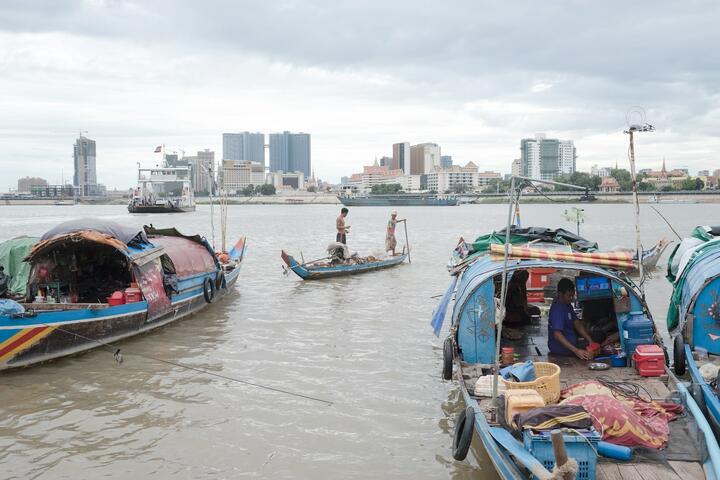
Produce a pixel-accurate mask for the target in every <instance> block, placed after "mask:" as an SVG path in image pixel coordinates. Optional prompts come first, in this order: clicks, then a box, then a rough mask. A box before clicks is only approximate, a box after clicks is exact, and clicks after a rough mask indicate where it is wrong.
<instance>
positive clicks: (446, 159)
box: [440, 155, 453, 169]
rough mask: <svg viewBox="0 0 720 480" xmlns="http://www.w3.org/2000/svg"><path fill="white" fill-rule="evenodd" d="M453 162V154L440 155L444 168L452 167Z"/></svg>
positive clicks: (441, 164) (441, 165)
mask: <svg viewBox="0 0 720 480" xmlns="http://www.w3.org/2000/svg"><path fill="white" fill-rule="evenodd" d="M452 164H453V163H452V155H440V167H441V168H443V169H445V168H450V167H452Z"/></svg>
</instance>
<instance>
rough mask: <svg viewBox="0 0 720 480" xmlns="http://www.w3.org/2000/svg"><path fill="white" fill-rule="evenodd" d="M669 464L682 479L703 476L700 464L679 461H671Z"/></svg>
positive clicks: (686, 479)
mask: <svg viewBox="0 0 720 480" xmlns="http://www.w3.org/2000/svg"><path fill="white" fill-rule="evenodd" d="M668 463H670V466H671V467H672V468H673V470H675V472H676V473H677V474H678V476H679V477H680V478H682V479H684V480H690V479H691V478H703V476H705V473H704V472H703V468H702V465H700V464H699V463H695V462H680V461H671V462H668Z"/></svg>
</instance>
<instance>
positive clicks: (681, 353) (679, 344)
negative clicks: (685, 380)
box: [673, 334, 687, 376]
mask: <svg viewBox="0 0 720 480" xmlns="http://www.w3.org/2000/svg"><path fill="white" fill-rule="evenodd" d="M673 362H674V365H673V370H675V375H678V376H682V375H685V367H686V362H687V361H686V359H685V339H684V338H683V336H682V334H678V335H677V336H676V337H675V339H674V340H673Z"/></svg>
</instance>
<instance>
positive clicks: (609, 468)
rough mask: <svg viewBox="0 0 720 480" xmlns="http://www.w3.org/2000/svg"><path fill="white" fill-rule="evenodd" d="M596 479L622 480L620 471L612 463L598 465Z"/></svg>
mask: <svg viewBox="0 0 720 480" xmlns="http://www.w3.org/2000/svg"><path fill="white" fill-rule="evenodd" d="M595 473H597V474H598V479H600V478H604V479H605V480H623V477H622V475H620V469H619V468H618V466H617V465H616V464H614V463H601V464H598V466H597V469H596V472H595Z"/></svg>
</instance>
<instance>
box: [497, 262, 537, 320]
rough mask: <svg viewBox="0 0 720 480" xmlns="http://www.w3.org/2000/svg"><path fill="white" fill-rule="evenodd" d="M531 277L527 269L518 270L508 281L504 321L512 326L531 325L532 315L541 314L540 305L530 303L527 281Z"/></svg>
mask: <svg viewBox="0 0 720 480" xmlns="http://www.w3.org/2000/svg"><path fill="white" fill-rule="evenodd" d="M529 277H530V274H529V273H528V271H527V270H516V271H515V272H513V275H512V278H511V279H510V283H508V291H507V296H506V297H505V320H504V323H506V324H507V325H508V326H510V327H512V326H522V325H530V319H531V317H532V316H533V315H540V309H539V308H538V307H535V306H532V305H528V301H527V281H528V278H529Z"/></svg>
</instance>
